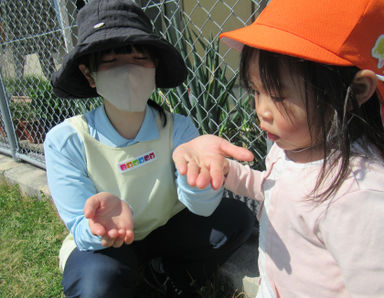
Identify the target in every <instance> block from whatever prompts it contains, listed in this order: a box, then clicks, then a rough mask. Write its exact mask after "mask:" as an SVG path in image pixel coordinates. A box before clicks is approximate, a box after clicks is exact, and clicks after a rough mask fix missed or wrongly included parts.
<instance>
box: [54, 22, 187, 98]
mask: <svg viewBox="0 0 384 298" xmlns="http://www.w3.org/2000/svg"><path fill="white" fill-rule="evenodd" d="M125 44H136V45H148V46H151V47H153V48H154V49H155V54H156V57H157V59H158V61H157V65H156V87H159V88H172V87H176V86H178V85H180V84H181V83H182V82H183V81H184V80H185V79H186V77H187V69H186V66H185V63H184V60H183V58H182V57H181V55H180V53H179V52H178V51H177V49H176V48H175V47H173V46H172V45H171V44H170V43H169V42H168V41H167V40H165V39H163V38H160V37H159V36H157V35H154V34H148V32H144V31H141V30H139V29H136V28H128V27H126V28H116V29H114V28H109V29H108V30H99V31H97V32H94V33H93V34H92V35H91V36H89V37H88V38H86V39H85V40H84V41H83V42H82V43H81V44H78V45H76V46H75V47H74V48H73V50H72V51H71V52H69V53H68V54H67V55H66V56H65V57H64V58H63V63H62V66H61V68H60V69H59V70H58V71H56V72H55V73H53V74H52V78H51V83H52V86H53V91H54V93H55V94H56V95H57V96H59V97H64V98H90V97H96V96H98V94H97V92H96V89H95V88H92V87H90V86H89V83H88V81H87V79H86V78H85V77H84V75H83V74H82V73H81V72H80V70H79V67H78V66H79V61H80V58H82V57H84V56H86V55H88V54H90V53H95V52H99V51H103V50H107V49H113V48H117V47H121V46H123V45H125Z"/></svg>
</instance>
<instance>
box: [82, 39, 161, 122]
mask: <svg viewBox="0 0 384 298" xmlns="http://www.w3.org/2000/svg"><path fill="white" fill-rule="evenodd" d="M134 49H135V50H136V51H138V52H140V53H147V54H148V55H149V56H150V58H151V60H152V61H153V62H154V63H155V64H156V61H157V57H156V52H155V49H153V48H152V47H150V46H146V45H130V44H127V45H124V46H122V47H119V48H115V49H108V50H105V51H100V52H95V53H91V54H88V55H86V56H83V57H81V58H80V60H79V64H84V65H85V66H86V67H87V68H88V69H89V70H90V72H95V71H97V68H98V66H99V65H100V62H101V58H102V56H103V55H105V54H107V53H109V52H111V51H112V50H113V51H114V52H115V53H117V54H120V53H121V54H129V53H132V51H133V50H134ZM148 105H150V106H151V107H153V108H154V109H155V110H156V111H157V112H158V113H159V115H160V119H161V120H162V124H163V127H165V126H166V125H167V115H166V113H165V111H164V109H163V108H162V107H161V106H160V105H159V104H158V103H156V102H155V101H153V100H151V99H150V100H148Z"/></svg>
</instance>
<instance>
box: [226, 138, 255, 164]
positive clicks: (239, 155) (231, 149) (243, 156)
mask: <svg viewBox="0 0 384 298" xmlns="http://www.w3.org/2000/svg"><path fill="white" fill-rule="evenodd" d="M220 148H221V150H222V151H223V153H224V155H225V156H226V157H232V158H234V159H237V160H240V161H252V160H253V159H254V156H253V154H252V152H251V151H249V150H248V149H246V148H243V147H239V146H236V145H233V144H231V143H230V142H228V141H223V142H222V143H221V146H220Z"/></svg>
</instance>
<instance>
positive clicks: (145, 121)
mask: <svg viewBox="0 0 384 298" xmlns="http://www.w3.org/2000/svg"><path fill="white" fill-rule="evenodd" d="M77 23H78V31H79V39H78V44H77V46H76V47H75V48H74V49H73V50H72V51H71V52H70V53H68V55H67V56H65V57H64V59H63V63H62V66H61V68H60V69H59V70H58V71H57V72H56V73H54V74H53V77H52V85H53V89H54V91H55V93H56V94H57V95H58V96H61V97H76V98H89V97H95V96H98V95H101V96H102V97H103V99H104V104H103V105H102V106H100V107H98V108H96V109H94V110H92V111H90V112H88V113H86V114H85V115H79V116H76V117H73V118H71V119H67V120H66V121H64V122H63V123H61V124H59V125H57V126H56V127H54V128H53V129H52V130H51V131H50V132H49V133H48V135H47V138H46V141H45V143H44V149H45V157H46V168H47V176H48V183H49V187H50V191H51V194H52V197H53V200H54V203H55V205H56V207H57V210H58V213H59V214H60V217H61V218H62V220H63V221H64V223H65V225H66V227H67V228H68V230H69V232H70V234H69V235H68V237H67V238H66V239H65V241H64V243H63V245H62V248H61V250H60V267H61V269H62V270H63V271H64V272H63V281H62V284H63V287H64V293H65V295H66V296H69V297H133V295H134V292H135V289H136V287H137V283H138V280H140V277H141V267H142V265H145V264H148V265H147V266H146V270H145V276H144V277H145V280H146V281H147V282H148V283H149V284H150V286H152V287H154V288H155V289H156V290H158V291H159V292H161V294H163V295H165V296H167V297H195V296H196V291H197V290H196V289H195V287H194V286H192V285H191V283H192V282H195V285H196V286H199V285H201V284H202V283H203V282H205V281H206V278H207V277H209V276H210V275H211V274H212V273H213V272H214V271H215V270H216V269H217V267H218V266H219V265H220V264H222V263H223V262H224V261H225V260H226V259H227V258H228V257H229V256H230V255H231V254H232V253H233V252H234V251H235V250H236V249H237V248H238V247H239V246H241V244H242V243H244V242H245V241H246V240H247V238H248V237H249V235H250V233H251V231H252V227H253V223H254V216H253V214H252V212H251V211H250V210H249V209H248V208H247V207H246V205H245V204H243V203H241V202H239V201H234V200H229V199H224V198H223V199H222V198H221V196H222V194H223V193H222V191H221V192H219V193H217V192H216V191H214V190H212V189H206V190H203V191H200V190H197V189H196V190H194V191H192V192H190V193H189V194H188V196H192V197H196V198H199V201H201V205H200V210H199V211H195V210H194V211H195V213H196V214H194V213H191V212H190V211H189V210H188V209H187V208H185V207H184V205H183V204H182V203H181V202H182V201H183V200H184V199H183V196H184V193H185V191H182V190H183V189H185V188H186V187H187V183H186V182H185V181H184V180H183V179H184V178H183V177H182V176H180V175H177V173H176V170H175V167H174V163H173V161H172V152H173V149H174V148H175V147H176V146H178V145H180V144H182V143H183V142H186V141H190V140H191V139H193V138H194V137H196V136H198V132H197V130H196V128H195V127H194V125H193V124H192V121H191V120H190V119H189V118H186V117H183V116H180V115H173V114H169V113H166V112H165V111H164V110H163V109H162V108H161V107H160V106H158V105H157V104H155V103H154V102H153V101H148V98H149V97H150V95H151V94H152V92H153V91H154V89H155V87H163V88H170V87H175V86H177V85H178V84H181V83H182V82H183V81H184V79H185V78H186V74H187V72H186V67H185V64H184V61H183V60H182V57H181V56H180V54H179V53H178V52H177V50H176V49H175V48H174V47H173V46H172V45H171V44H169V43H168V42H167V41H166V40H164V39H162V38H160V37H159V36H157V35H155V34H154V33H153V32H152V26H151V23H150V20H149V19H148V18H147V17H146V16H145V14H144V13H143V11H142V10H141V9H140V8H139V7H138V6H136V5H135V4H134V3H133V2H131V1H127V0H108V1H107V0H93V1H90V2H89V3H88V4H87V5H86V6H84V7H83V8H82V9H81V10H80V11H79V14H78V20H77ZM178 193H179V194H180V196H179V195H178ZM219 196H220V198H218V197H219ZM228 217H232V218H233V219H234V222H233V223H231V224H228V223H227V218H228Z"/></svg>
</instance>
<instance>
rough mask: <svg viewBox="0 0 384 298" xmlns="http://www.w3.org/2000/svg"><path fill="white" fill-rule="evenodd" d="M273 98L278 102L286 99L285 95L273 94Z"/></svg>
mask: <svg viewBox="0 0 384 298" xmlns="http://www.w3.org/2000/svg"><path fill="white" fill-rule="evenodd" d="M271 98H272V100H273V101H276V102H281V101H284V99H285V97H284V96H273V95H271Z"/></svg>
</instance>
